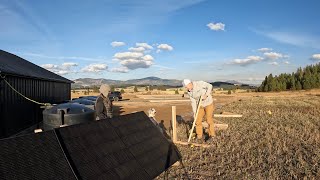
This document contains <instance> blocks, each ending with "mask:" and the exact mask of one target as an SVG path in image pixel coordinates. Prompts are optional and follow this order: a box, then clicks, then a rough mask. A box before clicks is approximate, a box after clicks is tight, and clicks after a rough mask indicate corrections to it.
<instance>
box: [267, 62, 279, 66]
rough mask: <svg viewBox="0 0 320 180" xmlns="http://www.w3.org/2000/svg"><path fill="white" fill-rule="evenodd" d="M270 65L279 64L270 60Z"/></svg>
mask: <svg viewBox="0 0 320 180" xmlns="http://www.w3.org/2000/svg"><path fill="white" fill-rule="evenodd" d="M269 64H270V65H274V66H278V65H279V63H277V62H271V63H269Z"/></svg>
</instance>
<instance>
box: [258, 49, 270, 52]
mask: <svg viewBox="0 0 320 180" xmlns="http://www.w3.org/2000/svg"><path fill="white" fill-rule="evenodd" d="M258 51H260V52H268V51H272V48H260V49H258Z"/></svg>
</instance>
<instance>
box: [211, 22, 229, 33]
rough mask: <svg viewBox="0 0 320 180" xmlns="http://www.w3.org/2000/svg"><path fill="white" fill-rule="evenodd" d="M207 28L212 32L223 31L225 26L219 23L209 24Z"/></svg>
mask: <svg viewBox="0 0 320 180" xmlns="http://www.w3.org/2000/svg"><path fill="white" fill-rule="evenodd" d="M207 26H208V27H209V28H210V29H211V30H213V31H224V27H225V24H223V23H221V22H219V23H212V22H211V23H209V24H207Z"/></svg>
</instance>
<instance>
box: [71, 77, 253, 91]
mask: <svg viewBox="0 0 320 180" xmlns="http://www.w3.org/2000/svg"><path fill="white" fill-rule="evenodd" d="M74 82H75V83H73V84H72V88H73V89H74V88H81V87H87V86H89V87H92V86H100V85H101V84H109V85H116V86H128V85H141V86H142V85H151V86H161V85H164V86H173V87H181V86H182V84H181V82H182V81H181V80H177V79H161V78H158V77H146V78H142V79H130V80H127V81H121V80H112V79H103V78H101V79H92V78H80V79H75V80H74ZM211 84H212V85H213V86H214V87H216V88H219V87H231V86H234V84H238V85H241V86H248V85H246V84H243V83H240V82H237V81H234V80H231V81H226V82H213V83H211Z"/></svg>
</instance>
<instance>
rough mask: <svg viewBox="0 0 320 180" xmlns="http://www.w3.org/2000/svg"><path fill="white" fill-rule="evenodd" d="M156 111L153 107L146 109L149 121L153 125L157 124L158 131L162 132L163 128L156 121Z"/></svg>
mask: <svg viewBox="0 0 320 180" xmlns="http://www.w3.org/2000/svg"><path fill="white" fill-rule="evenodd" d="M156 113H157V111H156V110H155V109H154V108H150V109H149V111H148V114H149V115H148V116H149V119H150V121H151V122H152V123H153V124H154V125H155V126H157V128H158V129H159V131H160V132H161V133H162V134H163V129H162V128H161V127H160V125H159V124H158V122H157V121H156V118H155V117H156Z"/></svg>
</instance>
